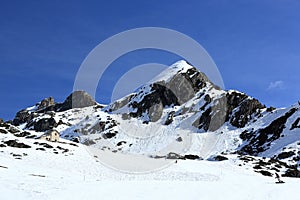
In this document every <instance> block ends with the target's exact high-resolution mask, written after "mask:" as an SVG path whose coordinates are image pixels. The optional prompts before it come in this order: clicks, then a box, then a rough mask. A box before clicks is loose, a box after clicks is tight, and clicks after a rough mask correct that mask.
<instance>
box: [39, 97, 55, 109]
mask: <svg viewBox="0 0 300 200" xmlns="http://www.w3.org/2000/svg"><path fill="white" fill-rule="evenodd" d="M54 105H55V102H54V98H53V97H48V98H45V99H43V100H42V101H41V103H40V104H39V106H38V110H43V109H45V108H47V107H49V106H54Z"/></svg>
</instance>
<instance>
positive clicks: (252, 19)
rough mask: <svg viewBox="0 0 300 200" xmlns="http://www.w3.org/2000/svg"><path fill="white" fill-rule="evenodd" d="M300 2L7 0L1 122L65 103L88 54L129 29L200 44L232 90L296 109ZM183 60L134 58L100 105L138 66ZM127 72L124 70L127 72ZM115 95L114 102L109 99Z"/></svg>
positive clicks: (149, 55) (0, 11) (101, 95)
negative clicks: (174, 34)
mask: <svg viewBox="0 0 300 200" xmlns="http://www.w3.org/2000/svg"><path fill="white" fill-rule="evenodd" d="M299 10H300V1H297V0H257V1H255V0H251V1H250V0H249V1H246V0H239V1H238V0H236V1H234V0H210V1H204V0H195V1H176V0H174V1H140V0H139V1H113V0H110V1H74V0H72V1H71V0H70V1H67V0H62V1H56V0H51V1H50V0H49V1H46V0H45V1H30V0H28V1H21V0H20V1H15V0H7V1H1V6H0V69H1V78H0V90H1V92H2V95H1V98H0V106H1V107H0V117H2V118H5V119H11V118H13V117H14V114H15V113H16V112H17V111H18V110H20V109H22V108H25V107H27V106H30V105H33V104H34V103H36V102H38V101H40V100H41V99H43V98H45V97H48V96H53V97H54V98H55V99H56V101H63V100H64V99H65V97H66V96H68V95H69V94H70V93H71V91H72V87H73V81H74V78H75V75H76V72H77V70H78V68H79V66H80V64H81V62H82V61H83V59H84V58H85V57H86V56H87V54H88V53H89V52H90V51H91V50H92V49H93V48H94V47H95V46H96V45H98V44H99V43H100V42H101V41H103V40H105V39H106V38H108V37H110V36H112V35H114V34H116V33H119V32H121V31H124V30H127V29H131V28H137V27H145V26H158V27H165V28H171V29H174V30H177V31H180V32H182V33H185V34H187V35H189V36H190V37H192V38H194V39H195V40H197V41H198V42H199V43H200V44H201V45H202V46H203V47H204V48H205V49H206V50H207V51H208V52H209V54H210V55H211V56H212V58H213V59H214V61H215V62H216V64H217V66H218V68H219V70H220V72H221V74H222V76H223V80H224V83H225V86H226V89H237V90H240V91H243V92H246V93H248V94H249V95H251V96H254V97H256V98H258V99H260V101H261V102H262V103H264V104H266V105H267V106H270V105H273V106H277V107H282V106H288V105H290V104H293V103H296V102H297V101H298V100H299V94H300V87H299V85H300V78H299V74H300V12H299ZM176 59H177V58H176V57H175V56H173V55H169V54H168V53H162V52H158V51H143V52H133V53H131V54H130V55H127V57H126V56H123V57H121V58H120V59H118V60H117V61H116V62H115V63H114V64H113V65H112V67H111V68H110V71H109V72H108V73H109V74H110V75H115V78H114V77H112V76H111V78H110V79H109V80H106V82H105V80H104V82H105V83H104V84H106V86H107V87H105V88H99V90H98V92H97V100H98V101H100V102H103V103H108V101H109V98H110V95H111V93H110V92H111V89H112V85H113V84H114V83H115V82H114V80H115V81H116V80H117V79H118V78H119V77H120V76H121V75H122V73H124V72H126V70H128V69H130V67H132V66H135V65H138V64H142V63H147V62H158V63H164V64H171V63H173V62H174V61H176ZM120 66H122V67H120ZM108 97H109V98H108Z"/></svg>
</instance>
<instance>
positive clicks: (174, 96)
mask: <svg viewBox="0 0 300 200" xmlns="http://www.w3.org/2000/svg"><path fill="white" fill-rule="evenodd" d="M299 107H300V105H299V104H295V105H292V106H290V107H289V108H280V109H277V108H272V107H270V108H266V107H265V106H264V105H263V104H262V103H261V102H259V100H257V99H255V98H253V97H250V96H248V95H247V94H245V93H242V92H238V91H235V90H229V91H226V90H222V89H221V88H220V87H218V86H216V85H215V84H214V83H212V82H211V81H210V80H209V79H208V77H207V76H206V75H205V74H204V73H202V72H199V71H198V70H197V69H196V68H195V67H193V66H191V65H190V64H188V63H187V62H185V61H179V62H177V63H175V64H173V65H172V66H170V67H169V68H167V69H166V70H165V71H163V72H162V73H161V74H159V75H158V76H157V77H155V78H154V79H152V80H151V81H150V82H148V83H146V84H145V85H142V86H141V87H139V88H138V89H137V90H136V91H135V92H133V93H131V94H129V95H127V96H125V97H123V98H121V99H119V100H117V101H115V102H112V103H111V104H109V105H103V104H99V103H97V102H96V101H95V100H94V99H93V98H92V97H91V96H90V95H89V94H87V93H86V92H84V91H75V92H73V93H72V94H71V95H70V96H68V97H67V98H66V100H65V101H64V102H63V103H58V102H55V101H54V99H53V98H52V97H49V98H46V99H44V100H42V101H41V102H39V103H37V104H36V105H35V106H33V107H30V108H27V109H24V110H21V111H19V112H18V113H17V114H16V116H15V118H14V119H13V120H12V121H10V122H2V123H1V127H2V128H1V127H0V128H1V129H0V131H1V132H4V131H6V132H7V133H9V132H10V133H11V134H15V135H16V134H19V135H20V134H22V133H25V132H27V133H30V134H27V137H28V135H31V137H32V138H34V137H38V135H39V134H41V133H43V132H46V131H49V130H53V129H55V130H57V131H58V132H59V133H60V137H61V138H64V139H67V140H70V141H76V142H80V143H83V144H85V145H88V146H95V147H97V148H102V149H109V150H110V151H113V152H125V153H126V152H127V153H128V152H135V153H143V154H146V155H149V156H158V155H155V153H156V151H153V149H160V148H164V147H165V146H167V145H168V144H169V143H171V142H175V143H176V144H177V143H183V142H184V139H183V138H184V136H182V135H183V134H192V135H193V136H195V137H197V138H198V139H197V140H196V141H198V142H193V143H192V144H191V145H190V146H189V147H190V149H189V150H187V151H186V152H184V153H185V154H186V155H190V156H189V157H192V156H191V155H194V156H195V157H193V158H203V159H210V158H212V157H215V158H216V156H220V155H222V156H225V157H226V155H230V154H237V155H239V156H240V158H241V160H242V159H244V160H245V158H246V157H247V156H253V157H257V156H258V157H266V158H267V159H271V161H272V159H273V161H274V162H275V163H276V162H279V163H280V162H281V163H284V164H282V165H284V166H285V167H286V169H287V170H285V171H284V172H282V173H283V174H286V175H287V176H293V177H299V176H300V173H299V171H298V169H299V164H300V162H299V161H300V111H299ZM134 126H136V127H137V128H136V129H135V128H134ZM12 127H13V128H12ZM12 130H14V131H12ZM131 131H132V132H134V131H135V136H137V138H138V136H139V134H142V133H143V134H147V133H148V132H149V133H151V132H155V131H156V132H157V133H159V134H161V135H160V138H157V139H156V138H151V139H149V140H148V141H144V140H143V142H141V140H139V139H136V138H135V137H130V134H128V132H131ZM147 131H148V132H147ZM186 132H188V133H186ZM24 135H26V134H24ZM207 138H215V142H214V143H209V144H207V146H210V149H209V151H208V147H205V145H204V147H203V144H202V143H201V141H202V142H204V141H208V139H207ZM103 141H106V142H103ZM199 141H200V142H199ZM212 141H213V140H212ZM0 145H1V144H0ZM200 146H202V147H201V148H200ZM204 152H205V153H206V154H204ZM168 153H176V155H178V158H180V156H182V158H184V155H181V154H182V152H175V150H174V151H172V152H166V153H165V154H164V155H160V156H165V157H167V156H168V155H169V154H168ZM219 158H220V157H219ZM246 160H247V159H246ZM250 160H251V159H250ZM252 160H254V161H253V162H256V161H257V159H256V161H255V158H252ZM248 161H249V158H248ZM269 161H270V160H269ZM269 161H268V162H269ZM271 161H270V162H271ZM268 162H267V161H266V163H267V164H265V167H262V168H263V169H265V168H268ZM258 171H260V172H261V173H263V172H262V171H263V170H258ZM269 171H270V170H269ZM271 171H272V170H271ZM275 172H276V169H275V168H274V170H273V173H275Z"/></svg>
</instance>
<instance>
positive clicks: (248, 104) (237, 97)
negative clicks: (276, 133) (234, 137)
mask: <svg viewBox="0 0 300 200" xmlns="http://www.w3.org/2000/svg"><path fill="white" fill-rule="evenodd" d="M204 100H205V101H206V104H205V105H204V106H203V107H202V108H201V110H204V112H203V113H202V115H201V116H200V117H199V118H198V119H197V120H196V121H194V123H193V126H195V127H197V128H199V129H203V130H205V131H208V130H209V131H216V130H218V129H219V128H220V127H221V126H222V125H223V124H224V122H230V124H232V125H233V126H235V127H237V128H242V127H245V125H246V124H247V123H248V122H249V121H250V120H251V119H252V117H253V116H252V115H253V114H258V113H259V112H260V109H262V108H264V107H265V106H264V105H262V104H261V103H260V102H259V101H258V100H256V99H252V98H250V97H248V96H247V95H245V94H243V93H239V92H227V93H226V95H223V96H221V97H220V98H218V99H211V97H209V96H208V95H206V96H205V98H204ZM211 102H212V105H213V106H210V107H208V108H207V109H206V110H205V108H206V106H207V105H208V104H209V103H211Z"/></svg>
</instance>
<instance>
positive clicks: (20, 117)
mask: <svg viewBox="0 0 300 200" xmlns="http://www.w3.org/2000/svg"><path fill="white" fill-rule="evenodd" d="M33 118H34V114H33V113H30V112H29V111H28V110H21V111H19V112H17V114H16V116H15V118H14V120H13V122H12V123H13V125H15V126H19V125H21V124H23V123H29V122H30V121H31V120H32V119H33Z"/></svg>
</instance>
